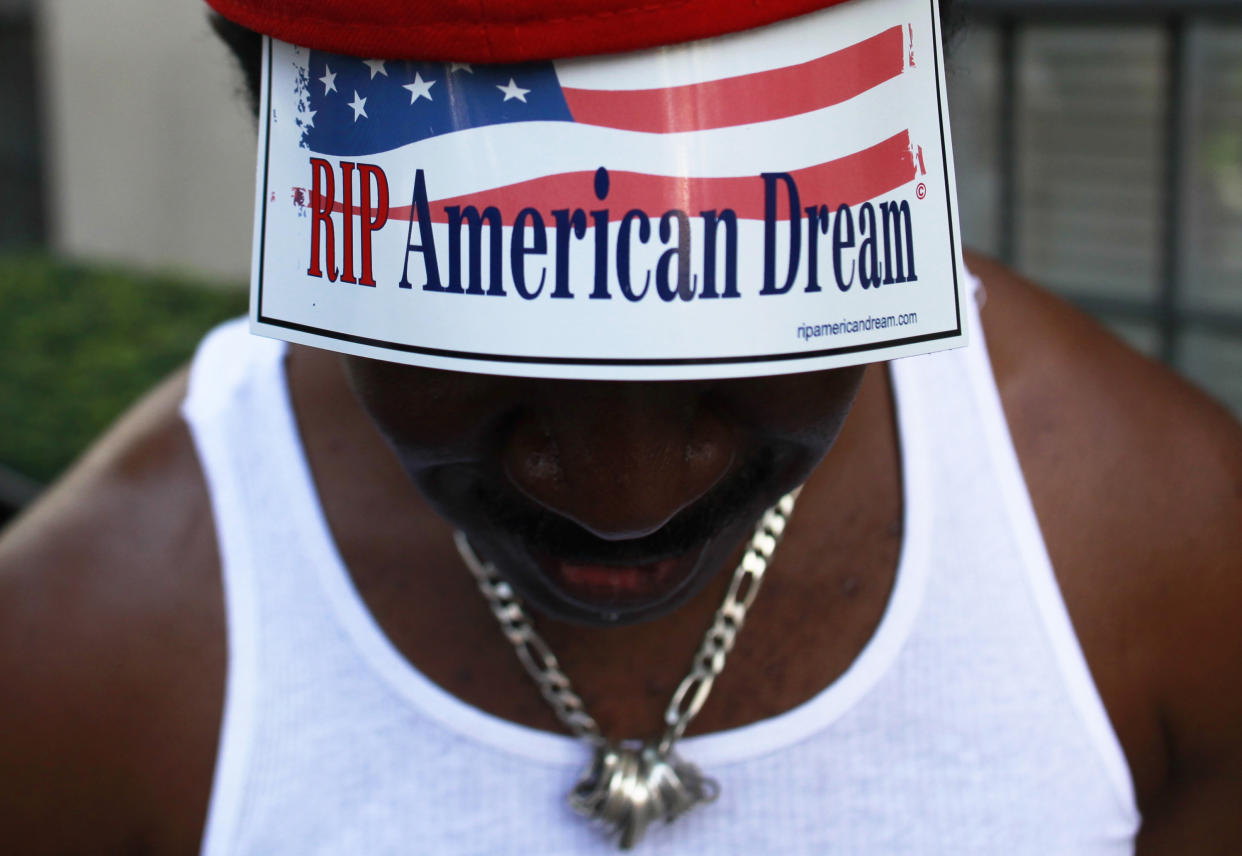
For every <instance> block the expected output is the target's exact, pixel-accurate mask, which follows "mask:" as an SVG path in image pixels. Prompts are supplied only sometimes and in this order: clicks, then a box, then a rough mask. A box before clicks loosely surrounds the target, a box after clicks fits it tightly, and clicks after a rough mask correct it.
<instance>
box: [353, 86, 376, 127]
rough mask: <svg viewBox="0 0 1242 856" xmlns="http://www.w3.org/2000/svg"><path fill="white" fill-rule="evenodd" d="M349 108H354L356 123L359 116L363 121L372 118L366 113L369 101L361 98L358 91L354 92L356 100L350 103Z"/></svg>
mask: <svg viewBox="0 0 1242 856" xmlns="http://www.w3.org/2000/svg"><path fill="white" fill-rule="evenodd" d="M349 106H350V107H352V108H354V121H355V122H357V121H358V117H359V116H361V117H362V118H363V119H370V118H371V117H370V116H368V115H367V111H366V106H367V99H365V98H359V97H358V90H357V89H355V90H354V100H353V101H352V102H350V105H349Z"/></svg>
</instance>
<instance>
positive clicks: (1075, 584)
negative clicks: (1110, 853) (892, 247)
mask: <svg viewBox="0 0 1242 856" xmlns="http://www.w3.org/2000/svg"><path fill="white" fill-rule="evenodd" d="M971 266H972V268H973V269H974V270H975V271H976V273H978V274H980V275H981V276H982V277H983V279H984V282H985V287H986V290H987V303H986V306H985V308H984V311H983V317H984V327H985V331H986V334H987V337H988V346H989V349H990V351H991V355H992V361H993V366H994V368H995V371H996V376H997V383H998V386H999V387H1000V390H1001V397H1002V400H1003V402H1004V406H1005V411H1006V415H1007V417H1008V419H1009V422H1010V428H1011V431H1012V434H1013V437H1014V444H1015V446H1016V447H1017V450H1018V454H1019V458H1020V460H1021V462H1022V466H1023V471H1024V473H1025V475H1026V479H1027V483H1028V485H1029V487H1030V490H1031V495H1032V499H1033V501H1034V504H1035V507H1036V512H1037V514H1038V516H1039V519H1040V524H1041V526H1042V527H1043V530H1044V534H1045V539H1046V541H1047V544H1048V549H1049V552H1050V554H1051V556H1052V559H1053V564H1054V566H1055V567H1056V571H1057V576H1058V580H1059V582H1060V584H1061V588H1062V591H1063V592H1064V594H1065V598H1066V602H1067V605H1068V607H1069V609H1070V613H1071V616H1072V618H1073V621H1074V625H1075V629H1076V631H1077V633H1078V635H1079V638H1080V640H1081V641H1082V645H1083V648H1084V651H1085V653H1086V654H1087V658H1088V661H1089V663H1090V665H1091V668H1092V672H1093V675H1094V676H1095V679H1096V683H1097V685H1098V686H1099V688H1100V691H1101V694H1102V696H1103V697H1104V700H1105V703H1106V705H1107V706H1108V708H1109V713H1110V715H1111V716H1112V719H1113V723H1114V726H1115V727H1116V729H1117V732H1118V735H1119V736H1120V738H1121V740H1122V743H1123V745H1124V747H1125V749H1126V751H1127V755H1128V757H1129V760H1130V765H1131V769H1132V772H1133V774H1134V778H1135V784H1136V788H1137V791H1138V796H1139V800H1140V807H1141V808H1142V810H1143V813H1144V816H1145V824H1144V831H1143V835H1142V838H1141V839H1140V853H1165V852H1174V850H1175V849H1177V848H1180V852H1195V853H1216V852H1222V853H1223V852H1229V853H1233V852H1239V851H1240V850H1242V819H1239V816H1238V814H1237V812H1236V811H1234V810H1232V809H1233V808H1236V806H1237V805H1238V804H1240V803H1242V730H1239V728H1238V723H1239V722H1242V621H1239V620H1238V615H1239V614H1240V611H1242V427H1239V424H1238V422H1237V421H1236V420H1235V419H1234V418H1233V417H1232V416H1231V415H1230V414H1229V413H1228V412H1227V411H1226V410H1225V409H1224V408H1223V407H1221V406H1220V405H1218V404H1216V403H1215V402H1213V401H1212V400H1211V399H1209V398H1208V397H1207V396H1205V395H1203V394H1202V393H1200V392H1199V391H1198V390H1196V389H1195V388H1193V387H1192V386H1191V385H1189V384H1187V383H1186V382H1184V381H1182V380H1181V379H1180V378H1178V377H1177V376H1176V375H1174V374H1173V373H1172V372H1170V371H1169V370H1167V369H1166V368H1164V367H1162V366H1160V365H1157V364H1156V363H1154V362H1152V361H1150V360H1147V359H1146V358H1144V357H1142V356H1140V355H1139V354H1137V353H1135V352H1133V351H1131V350H1130V349H1129V348H1127V347H1126V346H1125V345H1123V344H1121V343H1120V342H1119V341H1117V340H1116V339H1115V338H1113V337H1112V336H1111V335H1110V334H1108V333H1107V332H1106V331H1104V330H1103V329H1102V328H1100V327H1099V326H1098V325H1096V324H1095V323H1094V322H1093V321H1091V320H1090V319H1088V318H1086V317H1085V316H1083V315H1082V314H1080V313H1079V312H1077V311H1076V310H1074V309H1072V308H1071V307H1069V306H1067V305H1066V304H1064V303H1062V302H1061V301H1059V300H1057V299H1056V298H1054V297H1052V296H1050V295H1048V294H1047V293H1045V292H1043V291H1041V290H1039V289H1037V288H1035V287H1033V286H1031V285H1030V284H1028V283H1025V282H1023V281H1022V280H1020V279H1019V278H1018V277H1016V276H1014V275H1013V274H1012V273H1010V272H1008V271H1006V270H1005V269H1003V268H1001V267H1000V266H999V265H995V264H992V263H989V262H987V261H985V260H982V259H972V260H971ZM1230 807H1232V808H1230Z"/></svg>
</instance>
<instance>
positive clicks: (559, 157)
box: [295, 26, 925, 223]
mask: <svg viewBox="0 0 1242 856" xmlns="http://www.w3.org/2000/svg"><path fill="white" fill-rule="evenodd" d="M909 32H911V30H910V28H909V27H907V26H893V27H890V28H888V29H885V30H883V31H881V32H878V33H876V34H875V35H873V36H871V37H869V38H866V39H864V40H862V41H859V42H857V43H855V44H851V45H849V46H846V47H844V48H841V49H839V50H835V51H832V52H830V53H827V54H826V55H823V56H819V57H816V58H813V59H810V60H806V61H799V62H795V63H793V64H790V65H779V64H776V65H775V67H768V68H762V69H760V70H749V71H747V72H746V73H743V74H739V75H734V76H723V77H716V78H714V79H709V80H706V81H701V82H694V83H688V84H683V85H673V86H664V87H652V88H626V89H619V88H607V87H600V86H595V85H591V84H594V83H596V81H595V80H594V79H592V78H590V77H589V76H587V78H586V80H585V83H586V84H588V85H582V82H581V81H578V80H576V78H580V77H582V75H579V74H575V73H574V68H573V62H574V61H569V62H568V63H554V62H541V63H525V64H516V65H478V64H475V65H471V64H467V63H427V62H408V61H384V60H364V59H358V58H353V57H346V56H339V55H333V54H326V53H323V52H320V51H310V52H309V55H308V56H307V59H306V68H305V72H304V74H303V76H302V77H301V79H300V81H299V86H301V87H303V91H302V93H301V100H300V106H299V112H298V114H297V116H296V117H295V119H296V122H297V124H298V127H299V128H300V129H301V132H302V145H303V146H304V147H305V148H306V149H308V150H309V151H310V152H312V153H315V154H318V155H327V156H333V157H338V158H342V159H361V158H365V159H367V160H369V161H371V162H374V163H381V164H382V163H384V162H385V161H386V160H388V159H389V158H390V157H392V156H394V155H395V154H396V153H397V152H398V151H402V152H403V158H404V161H403V162H405V163H409V162H411V161H410V158H411V152H419V155H420V157H418V158H416V162H420V163H421V162H425V163H427V164H435V163H443V162H457V163H460V164H464V165H468V166H465V167H462V168H457V169H453V170H440V171H438V172H437V173H436V174H435V175H434V176H430V175H429V193H430V196H431V199H432V201H433V204H432V212H431V213H432V219H433V220H434V221H437V222H444V221H445V219H446V215H445V209H446V208H447V207H449V206H455V205H456V206H466V205H475V206H477V207H479V208H480V209H482V208H483V207H485V206H488V205H493V206H496V207H498V208H499V209H500V211H501V212H502V214H503V217H504V221H505V222H506V223H512V222H513V218H514V217H515V215H516V214H517V212H518V211H519V210H520V209H521V208H522V207H525V206H528V205H532V204H533V205H536V206H538V207H540V208H542V209H544V210H549V209H552V208H558V207H564V206H579V205H587V204H590V203H591V202H592V201H593V200H594V199H595V197H594V196H593V195H592V194H591V188H592V187H593V186H594V184H593V181H594V176H595V174H596V170H597V169H598V167H599V166H601V165H603V166H606V167H607V168H608V170H609V171H610V174H611V183H610V188H611V190H610V196H609V198H608V205H609V206H610V207H611V208H613V210H617V209H625V208H637V209H641V210H645V211H652V212H655V211H662V210H665V209H668V208H673V207H676V208H681V209H683V210H686V211H689V212H692V213H697V212H699V211H702V210H710V209H724V208H731V209H733V210H734V211H735V212H736V213H737V216H738V217H739V218H742V219H754V220H758V219H762V218H763V216H764V211H763V204H764V202H763V198H762V183H761V182H758V181H756V178H755V177H756V176H757V175H758V174H759V173H760V172H764V171H771V170H781V171H784V172H788V173H789V174H790V175H791V176H792V177H793V178H794V179H795V181H796V182H797V185H798V187H799V188H800V189H801V190H802V191H803V195H804V197H805V198H807V199H812V200H815V201H816V202H817V203H825V204H829V205H839V204H850V205H855V204H858V203H861V202H864V201H867V200H870V199H875V198H877V197H879V196H882V195H884V194H885V193H888V192H890V191H893V190H895V189H897V188H899V187H901V186H903V185H905V184H906V183H908V182H910V181H911V180H912V179H914V178H915V177H916V176H917V175H918V174H919V171H920V167H921V166H922V163H923V159H922V153H921V150H920V149H919V148H918V147H917V146H916V145H914V144H913V143H912V141H911V137H910V133H909V131H908V130H906V129H905V128H904V127H901V126H900V123H897V126H895V127H891V128H889V129H888V130H889V131H890V132H888V133H883V134H879V135H877V134H876V133H875V130H874V129H875V128H876V126H877V123H876V122H875V121H872V120H871V119H870V118H869V117H866V114H867V113H869V112H871V111H874V110H876V109H882V108H881V107H878V106H877V105H878V103H879V102H878V101H877V103H876V104H873V103H871V99H874V96H873V95H871V94H872V93H874V92H876V91H877V90H878V89H879V88H880V87H882V86H884V85H885V84H889V83H891V82H892V81H896V80H897V79H898V78H900V77H901V76H902V74H903V72H904V71H905V70H906V69H907V68H909V67H910V66H911V65H912V63H913V61H914V58H913V51H912V46H911V44H910V40H908V39H907V33H909ZM911 40H912V37H911ZM869 95H871V99H869ZM827 110H838V111H840V115H839V117H838V122H837V124H839V126H840V133H839V134H836V133H834V135H833V136H834V137H838V138H839V139H834V140H833V141H826V140H823V139H820V138H819V137H822V127H823V118H822V115H823V111H827ZM811 116H816V117H817V119H816V121H817V122H819V124H818V125H817V126H815V127H816V128H819V129H821V130H819V132H818V133H817V134H803V133H802V131H803V128H804V127H805V128H810V127H812V126H810V125H803V124H802V121H803V120H804V119H806V118H807V117H811ZM879 124H880V125H881V126H883V123H879ZM889 124H890V125H891V124H892V123H889ZM856 126H858V127H862V128H863V130H862V131H859V132H856V131H855V127H856ZM800 135H801V136H800ZM802 137H809V138H808V139H803V138H802ZM791 141H792V142H791ZM411 147H412V148H411ZM407 149H409V150H408V151H405V150H407ZM834 149H835V150H834ZM420 150H425V152H426V159H425V161H424V160H423V159H422V157H421V154H422V151H420ZM748 157H749V158H750V159H751V160H752V161H753V166H751V165H748V163H747V158H748ZM825 158H826V159H825ZM392 162H393V163H396V161H395V160H393V161H392ZM924 171H925V169H924ZM450 173H451V174H450ZM446 194H447V195H446ZM335 208H336V210H338V211H339V210H341V205H340V202H339V200H338V201H337V203H336V206H335ZM410 216H411V209H410V206H409V205H405V206H401V205H394V206H393V207H392V208H391V209H390V211H389V218H390V219H392V220H409V218H410Z"/></svg>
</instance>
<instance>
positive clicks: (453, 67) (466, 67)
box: [449, 62, 474, 74]
mask: <svg viewBox="0 0 1242 856" xmlns="http://www.w3.org/2000/svg"><path fill="white" fill-rule="evenodd" d="M455 71H468V72H470V73H471V74H474V69H473V68H471V66H470V63H468V62H452V63H449V74H452V73H453V72H455Z"/></svg>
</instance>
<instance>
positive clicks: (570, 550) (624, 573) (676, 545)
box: [441, 452, 785, 624]
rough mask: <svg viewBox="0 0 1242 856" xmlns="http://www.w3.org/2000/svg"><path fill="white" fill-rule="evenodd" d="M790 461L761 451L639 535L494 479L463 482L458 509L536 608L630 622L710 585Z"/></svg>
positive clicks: (591, 619)
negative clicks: (606, 529)
mask: <svg viewBox="0 0 1242 856" xmlns="http://www.w3.org/2000/svg"><path fill="white" fill-rule="evenodd" d="M784 465H785V462H784V461H783V460H782V459H781V455H779V454H774V453H770V452H765V453H757V454H755V455H753V456H751V457H750V459H749V460H748V461H746V462H745V463H744V464H743V465H742V466H741V467H740V468H739V469H738V470H736V471H735V472H734V473H733V474H732V475H730V476H729V477H727V478H726V479H725V480H724V481H722V482H721V483H720V484H718V485H717V486H716V487H715V488H713V489H712V490H711V491H710V492H709V493H708V494H707V495H705V496H703V497H701V498H700V499H699V500H697V501H696V502H694V503H693V504H691V505H690V506H687V507H686V508H684V509H682V510H681V511H680V512H678V513H677V514H676V515H674V516H673V517H672V518H671V519H670V520H669V521H667V522H666V523H665V524H664V525H663V526H662V527H660V528H659V529H658V530H656V531H654V532H651V533H649V534H646V535H644V536H642V537H638V538H628V539H620V540H609V539H606V538H601V537H599V536H597V535H595V534H594V533H592V532H590V531H588V530H586V529H585V528H583V527H582V526H580V525H578V524H577V523H575V522H574V521H572V520H570V519H569V518H567V517H564V516H562V515H560V514H556V513H554V512H551V511H548V510H546V509H543V508H541V507H538V506H535V505H533V504H532V503H531V502H530V501H529V500H527V499H526V498H525V497H524V496H520V495H514V493H513V492H511V491H510V490H509V489H508V488H507V487H506V486H504V485H503V482H499V483H498V480H495V479H485V478H477V476H476V477H469V485H468V486H467V485H466V484H459V488H461V492H460V493H458V496H459V497H462V499H464V500H466V501H465V502H464V503H459V507H460V505H462V504H464V505H466V506H467V507H469V508H470V509H471V520H470V525H466V526H463V528H465V529H466V531H467V534H468V535H470V537H471V539H472V540H475V541H477V543H478V544H479V545H480V547H482V548H483V551H484V553H485V554H486V555H487V556H488V558H490V559H491V560H492V561H493V562H494V563H495V564H496V565H497V567H498V568H500V569H501V572H502V573H503V574H504V575H505V576H506V577H507V578H509V580H510V581H511V582H512V583H513V584H514V585H515V587H517V588H518V590H519V591H521V592H522V595H523V597H524V598H525V599H527V600H528V601H530V602H531V603H532V605H533V606H535V607H537V608H539V609H540V610H541V611H544V612H548V613H550V614H552V615H554V616H556V617H560V618H566V619H570V620H577V621H581V622H587V623H593V624H594V623H600V622H603V623H610V624H614V623H628V622H631V621H638V620H645V619H648V618H655V617H658V616H659V615H662V614H665V613H667V612H668V611H671V610H672V609H673V608H675V607H676V606H678V605H680V604H681V603H683V602H684V601H685V600H687V599H689V597H690V596H691V595H692V594H693V593H694V592H696V591H698V590H699V589H700V588H701V587H702V586H703V585H705V584H706V581H707V580H708V579H710V578H711V576H712V575H713V572H714V571H715V570H718V569H719V567H721V566H722V565H723V563H724V562H726V561H727V560H728V558H729V554H730V553H731V552H732V550H733V548H734V547H735V546H736V543H735V542H737V543H740V541H741V540H742V538H743V537H744V536H745V534H746V533H747V532H748V531H749V526H750V525H751V523H752V522H753V519H754V518H755V517H757V515H758V514H759V513H761V512H762V511H763V509H764V508H766V507H767V504H769V503H768V502H767V499H769V497H768V496H767V494H768V493H770V492H772V485H773V483H774V482H778V481H780V480H781V479H780V474H781V472H782V470H783V469H784V468H785V466H784ZM442 475H443V476H448V475H449V474H447V473H443V474H442ZM459 475H462V476H465V474H464V473H460V474H459ZM453 480H456V479H453ZM441 485H442V486H443V482H441ZM735 536H736V537H735Z"/></svg>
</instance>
